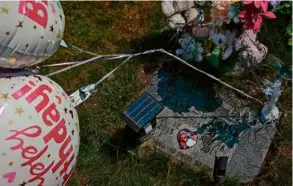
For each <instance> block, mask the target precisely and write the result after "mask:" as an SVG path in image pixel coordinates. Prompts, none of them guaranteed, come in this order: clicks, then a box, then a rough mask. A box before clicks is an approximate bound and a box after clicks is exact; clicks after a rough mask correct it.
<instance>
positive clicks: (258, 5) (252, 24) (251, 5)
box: [238, 1, 276, 33]
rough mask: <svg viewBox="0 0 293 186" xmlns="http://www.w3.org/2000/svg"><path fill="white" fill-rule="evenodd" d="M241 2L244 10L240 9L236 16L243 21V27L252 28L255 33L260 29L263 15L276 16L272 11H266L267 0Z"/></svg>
mask: <svg viewBox="0 0 293 186" xmlns="http://www.w3.org/2000/svg"><path fill="white" fill-rule="evenodd" d="M242 3H243V4H244V5H245V10H244V11H241V12H240V13H239V15H238V17H239V18H240V19H243V20H244V21H245V24H244V28H245V29H253V32H255V33H256V32H258V31H259V30H260V28H261V25H262V23H263V18H264V17H266V18H269V19H274V18H276V16H275V14H274V13H273V12H270V11H267V10H268V2H267V1H243V2H242Z"/></svg>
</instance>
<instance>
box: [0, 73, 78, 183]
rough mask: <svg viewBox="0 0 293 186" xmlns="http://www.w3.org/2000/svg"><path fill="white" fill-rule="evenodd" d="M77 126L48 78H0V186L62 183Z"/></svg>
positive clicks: (71, 164)
mask: <svg viewBox="0 0 293 186" xmlns="http://www.w3.org/2000/svg"><path fill="white" fill-rule="evenodd" d="M78 122H79V121H78V116H77V112H76V110H75V108H74V107H73V106H72V104H71V100H70V99H69V97H68V96H67V94H66V93H65V92H64V90H63V89H62V88H61V87H60V86H59V85H58V84H57V83H55V82H54V81H52V80H50V79H49V78H47V77H45V76H38V75H37V76H36V75H34V76H27V77H26V76H20V77H12V78H0V186H10V185H13V186H14V185H15V186H19V185H21V186H24V185H27V186H45V185H46V186H57V185H59V186H61V185H65V184H66V182H67V181H68V180H69V178H70V176H71V174H72V172H73V170H74V167H75V163H76V158H77V155H78V149H79V140H80V139H79V123H78Z"/></svg>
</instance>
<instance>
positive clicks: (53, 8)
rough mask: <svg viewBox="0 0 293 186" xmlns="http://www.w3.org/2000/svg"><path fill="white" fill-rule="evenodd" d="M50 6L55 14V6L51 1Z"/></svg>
mask: <svg viewBox="0 0 293 186" xmlns="http://www.w3.org/2000/svg"><path fill="white" fill-rule="evenodd" d="M51 7H52V12H53V14H55V13H56V10H55V7H54V5H53V3H51Z"/></svg>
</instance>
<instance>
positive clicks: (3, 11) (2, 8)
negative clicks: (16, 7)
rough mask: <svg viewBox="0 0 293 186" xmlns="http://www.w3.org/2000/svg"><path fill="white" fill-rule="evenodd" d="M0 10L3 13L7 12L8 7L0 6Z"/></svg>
mask: <svg viewBox="0 0 293 186" xmlns="http://www.w3.org/2000/svg"><path fill="white" fill-rule="evenodd" d="M1 11H2V13H5V14H8V13H9V9H8V8H6V7H1Z"/></svg>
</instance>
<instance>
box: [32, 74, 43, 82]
mask: <svg viewBox="0 0 293 186" xmlns="http://www.w3.org/2000/svg"><path fill="white" fill-rule="evenodd" d="M33 77H34V78H37V79H38V80H39V81H43V79H42V78H41V77H40V76H37V75H33Z"/></svg>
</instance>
